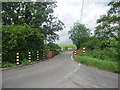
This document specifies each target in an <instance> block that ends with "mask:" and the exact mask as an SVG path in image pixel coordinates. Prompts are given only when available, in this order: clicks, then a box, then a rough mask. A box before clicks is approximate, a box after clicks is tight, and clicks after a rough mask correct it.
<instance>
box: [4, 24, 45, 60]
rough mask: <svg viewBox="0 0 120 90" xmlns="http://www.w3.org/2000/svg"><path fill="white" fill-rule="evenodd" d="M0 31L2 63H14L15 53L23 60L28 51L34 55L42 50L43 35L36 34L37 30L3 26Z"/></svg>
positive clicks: (26, 27)
mask: <svg viewBox="0 0 120 90" xmlns="http://www.w3.org/2000/svg"><path fill="white" fill-rule="evenodd" d="M2 29H3V31H2V35H3V37H2V54H3V61H10V62H14V60H15V57H16V56H15V55H16V53H17V52H19V53H20V54H21V59H25V58H26V57H27V55H28V51H32V52H33V53H35V52H36V51H38V50H41V48H43V44H44V42H43V40H44V35H43V34H41V33H38V29H35V28H30V27H29V26H28V25H23V26H21V25H11V26H3V27H2Z"/></svg>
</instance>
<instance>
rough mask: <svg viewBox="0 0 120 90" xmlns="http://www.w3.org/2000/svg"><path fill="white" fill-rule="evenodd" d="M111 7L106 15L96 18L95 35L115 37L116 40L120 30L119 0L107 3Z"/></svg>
mask: <svg viewBox="0 0 120 90" xmlns="http://www.w3.org/2000/svg"><path fill="white" fill-rule="evenodd" d="M108 5H109V6H110V7H111V8H110V9H109V10H108V12H107V14H106V15H102V16H101V17H100V19H98V20H97V23H98V25H97V27H96V30H95V35H96V36H99V37H103V38H115V39H116V40H117V41H118V32H119V30H120V9H119V8H120V1H115V0H114V1H112V2H110V3H109V4H108Z"/></svg>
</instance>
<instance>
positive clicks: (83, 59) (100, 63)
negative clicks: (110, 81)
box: [73, 55, 120, 73]
mask: <svg viewBox="0 0 120 90" xmlns="http://www.w3.org/2000/svg"><path fill="white" fill-rule="evenodd" d="M73 58H74V59H75V60H76V61H77V62H80V63H81V64H85V65H88V66H92V67H96V68H98V69H102V70H106V71H110V72H114V73H120V67H119V65H118V62H117V61H112V60H100V59H97V58H94V57H90V56H86V55H75V56H73Z"/></svg>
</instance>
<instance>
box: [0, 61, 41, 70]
mask: <svg viewBox="0 0 120 90" xmlns="http://www.w3.org/2000/svg"><path fill="white" fill-rule="evenodd" d="M40 61H43V60H40ZM40 61H32V62H28V60H26V59H25V60H23V61H21V62H20V64H19V65H30V64H35V63H37V62H40ZM14 66H18V65H17V64H16V63H11V62H2V65H1V67H2V68H8V67H14Z"/></svg>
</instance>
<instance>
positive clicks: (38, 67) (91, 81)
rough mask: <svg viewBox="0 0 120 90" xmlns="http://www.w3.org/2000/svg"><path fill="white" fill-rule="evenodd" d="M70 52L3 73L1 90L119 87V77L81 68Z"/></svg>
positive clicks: (90, 68) (86, 67)
mask: <svg viewBox="0 0 120 90" xmlns="http://www.w3.org/2000/svg"><path fill="white" fill-rule="evenodd" d="M71 55H72V52H66V53H63V54H61V55H57V56H55V57H54V58H51V59H49V60H46V61H44V62H39V63H37V64H33V65H28V66H24V67H20V68H14V69H10V70H5V71H3V72H2V88H118V74H114V73H111V72H106V71H102V70H99V69H96V68H92V67H89V66H85V65H81V64H78V63H77V62H75V61H74V60H72V59H71Z"/></svg>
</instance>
